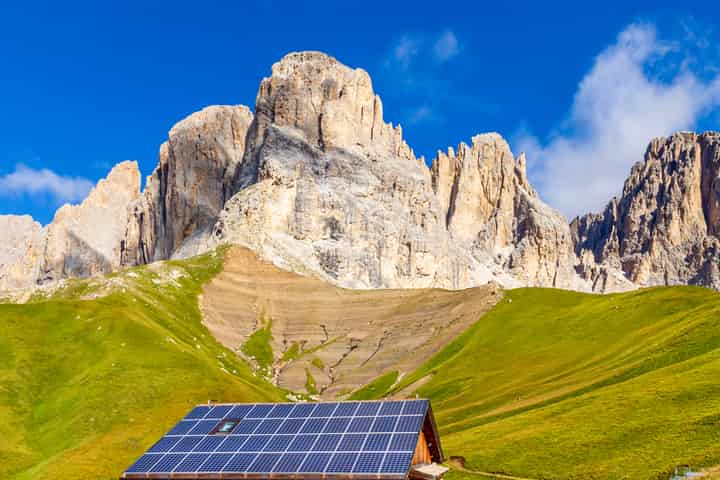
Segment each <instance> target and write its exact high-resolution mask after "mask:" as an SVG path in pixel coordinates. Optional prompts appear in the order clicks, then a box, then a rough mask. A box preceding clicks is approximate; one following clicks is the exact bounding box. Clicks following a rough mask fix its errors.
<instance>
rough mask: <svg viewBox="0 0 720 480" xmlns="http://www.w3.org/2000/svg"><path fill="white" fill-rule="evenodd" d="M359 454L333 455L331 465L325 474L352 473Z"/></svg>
mask: <svg viewBox="0 0 720 480" xmlns="http://www.w3.org/2000/svg"><path fill="white" fill-rule="evenodd" d="M357 457H358V454H357V453H336V454H334V455H333V457H332V459H331V460H330V463H329V464H328V466H327V468H326V469H325V473H348V472H352V469H353V465H355V460H357Z"/></svg>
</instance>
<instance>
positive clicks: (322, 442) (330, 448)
mask: <svg viewBox="0 0 720 480" xmlns="http://www.w3.org/2000/svg"><path fill="white" fill-rule="evenodd" d="M341 439H342V435H340V434H334V435H320V436H319V437H318V440H317V442H315V445H313V447H312V449H313V450H314V451H316V452H334V451H335V449H336V448H337V446H338V445H339V444H340V440H341Z"/></svg>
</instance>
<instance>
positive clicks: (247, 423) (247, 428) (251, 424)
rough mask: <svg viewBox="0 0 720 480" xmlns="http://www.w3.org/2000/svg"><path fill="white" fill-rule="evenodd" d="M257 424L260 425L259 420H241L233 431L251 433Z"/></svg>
mask: <svg viewBox="0 0 720 480" xmlns="http://www.w3.org/2000/svg"><path fill="white" fill-rule="evenodd" d="M258 425H260V420H243V421H241V422H240V423H239V424H238V426H237V427H235V429H234V430H233V433H237V434H241V433H253V432H254V431H255V429H256V428H257V427H258Z"/></svg>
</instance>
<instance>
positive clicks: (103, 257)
mask: <svg viewBox="0 0 720 480" xmlns="http://www.w3.org/2000/svg"><path fill="white" fill-rule="evenodd" d="M139 194H140V171H139V170H138V166H137V163H136V162H122V163H120V164H118V165H117V166H115V168H113V169H112V171H111V172H110V174H109V175H108V177H107V178H106V179H104V180H101V181H100V182H99V183H98V184H97V186H96V187H95V188H94V189H93V190H92V192H90V195H88V197H87V198H86V199H85V200H84V201H83V202H82V204H80V205H65V206H63V207H61V208H60V209H59V210H58V211H57V212H56V213H55V218H54V219H53V221H52V223H50V225H48V226H47V227H46V229H45V246H44V252H43V260H42V263H41V267H40V272H39V276H38V277H37V282H38V283H50V282H54V281H57V280H59V279H61V278H66V277H87V276H91V275H96V274H101V273H109V272H111V271H113V270H116V269H117V268H119V267H120V256H121V249H122V248H121V246H122V241H123V237H124V235H125V230H126V226H127V223H128V206H129V205H130V203H132V202H133V201H135V200H136V199H137V198H138V196H139Z"/></svg>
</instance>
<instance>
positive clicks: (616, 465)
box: [395, 287, 720, 479]
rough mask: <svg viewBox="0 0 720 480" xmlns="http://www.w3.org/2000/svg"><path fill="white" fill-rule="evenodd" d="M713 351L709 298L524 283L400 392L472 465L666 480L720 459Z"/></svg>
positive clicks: (719, 361)
mask: <svg viewBox="0 0 720 480" xmlns="http://www.w3.org/2000/svg"><path fill="white" fill-rule="evenodd" d="M719 347H720V295H718V294H717V293H715V292H712V291H709V290H705V289H701V288H693V287H673V288H658V289H650V290H642V291H637V292H632V293H627V294H620V295H609V296H596V295H584V294H579V293H574V292H565V291H558V290H546V289H520V290H514V291H510V292H508V293H507V297H506V298H505V299H504V300H503V301H502V302H501V303H500V304H499V305H498V306H496V307H495V308H494V309H493V310H492V311H491V312H490V313H489V314H488V315H486V316H484V317H483V318H481V319H480V321H479V322H477V323H476V324H475V325H474V326H473V327H471V328H470V329H469V330H468V331H466V332H465V333H464V334H463V335H462V336H461V337H459V338H458V339H457V340H456V341H454V342H453V343H452V344H450V345H449V346H448V347H447V348H445V349H444V350H443V351H441V352H440V353H439V354H438V355H436V356H435V357H434V358H433V359H431V360H430V361H428V363H427V364H426V365H424V366H423V367H421V368H420V369H419V370H418V371H416V372H414V373H413V374H411V375H408V376H407V377H405V378H404V379H403V381H402V382H400V384H399V385H398V386H396V387H395V391H399V390H401V389H403V388H406V387H408V386H409V385H412V384H413V383H414V382H417V383H415V385H416V387H415V389H417V390H418V392H419V393H420V394H421V395H423V396H427V397H430V398H431V399H432V400H433V408H434V410H435V413H436V416H437V419H438V423H439V426H440V429H441V433H442V439H443V443H444V447H445V450H446V454H448V455H460V456H464V457H465V458H466V460H467V464H466V467H467V468H468V469H472V470H477V471H489V472H505V473H510V474H514V475H517V476H522V477H530V478H560V479H563V478H564V479H568V478H598V479H616V478H617V479H620V478H631V479H642V478H667V476H668V475H667V474H668V473H669V472H670V471H672V469H673V468H674V467H675V466H676V465H681V464H691V465H697V466H706V465H712V464H717V463H720V348H719ZM411 388H412V387H411ZM464 476H465V475H464V474H463V473H461V472H455V473H454V474H453V478H463V477H464ZM468 478H475V477H470V476H468Z"/></svg>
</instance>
